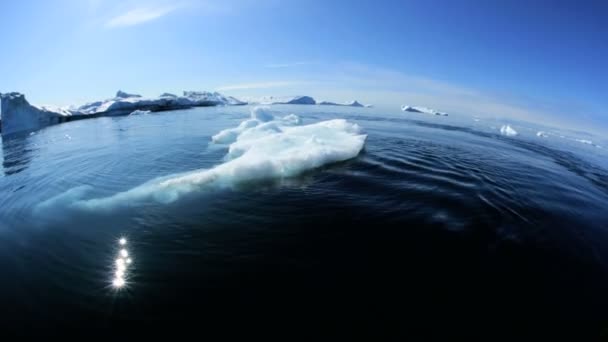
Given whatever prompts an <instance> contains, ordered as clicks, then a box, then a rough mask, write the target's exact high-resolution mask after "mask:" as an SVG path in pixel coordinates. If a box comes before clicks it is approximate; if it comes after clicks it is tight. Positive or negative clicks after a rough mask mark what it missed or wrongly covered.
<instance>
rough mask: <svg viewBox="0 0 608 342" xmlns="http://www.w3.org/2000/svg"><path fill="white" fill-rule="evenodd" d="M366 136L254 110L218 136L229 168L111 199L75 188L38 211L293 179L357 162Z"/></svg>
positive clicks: (347, 125)
mask: <svg viewBox="0 0 608 342" xmlns="http://www.w3.org/2000/svg"><path fill="white" fill-rule="evenodd" d="M366 137H367V136H366V135H365V134H362V133H361V128H360V127H359V126H358V125H357V124H355V123H351V122H348V121H346V120H343V119H335V120H328V121H322V122H318V123H314V124H309V125H302V123H301V120H300V118H299V117H298V116H296V115H294V114H290V115H287V116H285V117H282V118H277V117H274V116H272V115H271V114H270V113H268V111H267V109H265V108H254V109H253V110H252V113H251V118H249V119H247V120H245V121H243V122H242V123H241V125H239V126H238V127H237V128H235V129H230V130H224V131H222V132H220V133H218V134H217V135H215V136H214V138H213V140H214V141H215V142H216V143H221V144H229V145H228V153H227V155H226V158H225V160H226V161H225V162H224V163H221V164H219V165H217V166H215V167H212V168H210V169H200V170H195V171H191V172H187V173H182V174H174V175H170V176H167V177H162V178H159V179H155V180H152V181H149V182H147V183H144V184H142V185H140V186H137V187H135V188H133V189H131V190H128V191H125V192H120V193H117V194H115V195H112V196H109V197H102V198H92V199H83V197H84V196H85V195H86V194H87V193H88V192H89V190H91V189H90V188H84V187H79V188H74V189H71V190H68V191H67V192H65V193H63V194H61V195H59V196H57V197H54V198H51V199H49V200H47V201H45V202H43V203H41V205H40V206H39V209H46V208H54V207H56V206H67V207H69V208H75V209H83V210H93V211H96V210H112V209H114V208H119V207H127V206H133V205H136V204H137V203H142V202H148V201H155V202H159V203H171V202H174V201H176V200H178V199H179V198H180V197H182V196H185V195H188V194H191V193H196V192H200V191H205V189H211V188H231V187H233V186H237V185H239V184H242V183H246V182H251V181H259V180H266V179H281V178H288V177H293V176H296V175H298V174H301V173H303V172H305V171H307V170H311V169H315V168H318V167H321V166H323V165H326V164H330V163H335V162H340V161H344V160H348V159H352V158H354V157H356V156H357V155H358V154H359V152H360V151H361V149H363V146H364V144H365V139H366Z"/></svg>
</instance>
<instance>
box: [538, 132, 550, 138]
mask: <svg viewBox="0 0 608 342" xmlns="http://www.w3.org/2000/svg"><path fill="white" fill-rule="evenodd" d="M536 136H537V137H539V138H547V137H548V136H549V134H547V133H545V132H543V131H538V132H537V133H536Z"/></svg>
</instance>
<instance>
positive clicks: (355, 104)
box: [319, 100, 370, 107]
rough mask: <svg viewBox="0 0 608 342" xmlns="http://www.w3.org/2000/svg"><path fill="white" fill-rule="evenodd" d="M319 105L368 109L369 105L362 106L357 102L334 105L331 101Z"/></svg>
mask: <svg viewBox="0 0 608 342" xmlns="http://www.w3.org/2000/svg"><path fill="white" fill-rule="evenodd" d="M319 105H322V106H343V107H370V105H362V104H361V103H359V102H358V101H357V100H354V101H351V102H346V103H336V102H331V101H321V102H319Z"/></svg>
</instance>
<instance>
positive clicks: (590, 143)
mask: <svg viewBox="0 0 608 342" xmlns="http://www.w3.org/2000/svg"><path fill="white" fill-rule="evenodd" d="M574 140H575V141H578V142H580V143H583V144H587V145H593V141H591V140H586V139H574Z"/></svg>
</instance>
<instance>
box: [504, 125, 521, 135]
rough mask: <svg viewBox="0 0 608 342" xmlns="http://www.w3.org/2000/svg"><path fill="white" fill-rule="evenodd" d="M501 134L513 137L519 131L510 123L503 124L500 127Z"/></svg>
mask: <svg viewBox="0 0 608 342" xmlns="http://www.w3.org/2000/svg"><path fill="white" fill-rule="evenodd" d="M500 134H502V135H506V136H509V137H513V136H516V135H517V134H518V133H517V131H516V130H514V129H513V128H511V126H510V125H503V126H502V127H500Z"/></svg>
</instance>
